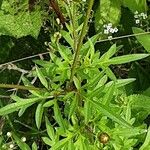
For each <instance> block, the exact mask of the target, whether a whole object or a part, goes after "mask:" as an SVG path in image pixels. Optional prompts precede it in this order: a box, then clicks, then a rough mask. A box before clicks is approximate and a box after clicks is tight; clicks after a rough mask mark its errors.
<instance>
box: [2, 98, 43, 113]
mask: <svg viewBox="0 0 150 150" xmlns="http://www.w3.org/2000/svg"><path fill="white" fill-rule="evenodd" d="M40 100H42V99H41V98H30V99H24V100H23V101H19V102H16V103H12V104H9V105H6V106H4V107H2V108H0V116H3V115H7V114H10V113H12V112H15V111H18V110H19V109H20V108H22V107H25V106H27V105H30V104H31V105H32V104H34V103H36V102H38V101H40Z"/></svg>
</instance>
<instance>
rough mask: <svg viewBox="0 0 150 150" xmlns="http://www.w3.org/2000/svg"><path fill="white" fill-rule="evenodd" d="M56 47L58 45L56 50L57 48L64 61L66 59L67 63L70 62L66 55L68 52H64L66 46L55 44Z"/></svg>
mask: <svg viewBox="0 0 150 150" xmlns="http://www.w3.org/2000/svg"><path fill="white" fill-rule="evenodd" d="M57 47H58V50H59V53H60V55H61V57H62V58H63V59H64V60H65V61H67V62H68V63H70V60H69V56H68V54H67V53H66V49H67V48H66V47H63V46H61V47H60V45H59V44H57Z"/></svg>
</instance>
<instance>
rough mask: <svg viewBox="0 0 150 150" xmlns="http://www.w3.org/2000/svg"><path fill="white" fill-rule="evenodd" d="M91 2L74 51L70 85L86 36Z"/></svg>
mask: <svg viewBox="0 0 150 150" xmlns="http://www.w3.org/2000/svg"><path fill="white" fill-rule="evenodd" d="M93 2H94V0H89V4H88V9H87V12H86V16H85V20H84V23H83V28H82V31H81V34H80V37H79V40H78V45H77V49H76V51H75V57H74V60H73V64H72V68H71V76H70V83H71V82H72V81H73V77H74V74H75V68H76V65H77V61H78V57H79V54H80V49H81V47H82V43H83V39H84V36H85V35H86V32H87V31H86V29H87V25H88V20H89V17H90V12H91V10H92V6H93Z"/></svg>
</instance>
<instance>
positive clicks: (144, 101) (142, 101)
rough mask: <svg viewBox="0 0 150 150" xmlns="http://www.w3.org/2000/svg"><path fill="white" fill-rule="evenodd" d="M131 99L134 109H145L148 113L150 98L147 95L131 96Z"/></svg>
mask: <svg viewBox="0 0 150 150" xmlns="http://www.w3.org/2000/svg"><path fill="white" fill-rule="evenodd" d="M129 99H131V100H132V105H131V106H132V108H135V109H137V108H143V109H145V110H147V111H149V109H150V97H149V96H145V95H136V94H135V95H131V96H129Z"/></svg>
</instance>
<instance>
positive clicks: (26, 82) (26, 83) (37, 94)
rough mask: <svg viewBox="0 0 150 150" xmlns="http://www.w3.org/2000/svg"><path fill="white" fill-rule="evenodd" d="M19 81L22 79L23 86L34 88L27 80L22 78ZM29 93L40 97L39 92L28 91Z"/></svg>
mask: <svg viewBox="0 0 150 150" xmlns="http://www.w3.org/2000/svg"><path fill="white" fill-rule="evenodd" d="M21 79H22V81H23V83H24V85H25V86H31V87H34V86H33V85H32V84H31V83H30V81H29V80H28V79H27V78H25V77H22V78H21ZM29 92H30V93H32V94H33V95H35V96H38V97H41V94H40V91H35V90H29Z"/></svg>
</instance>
